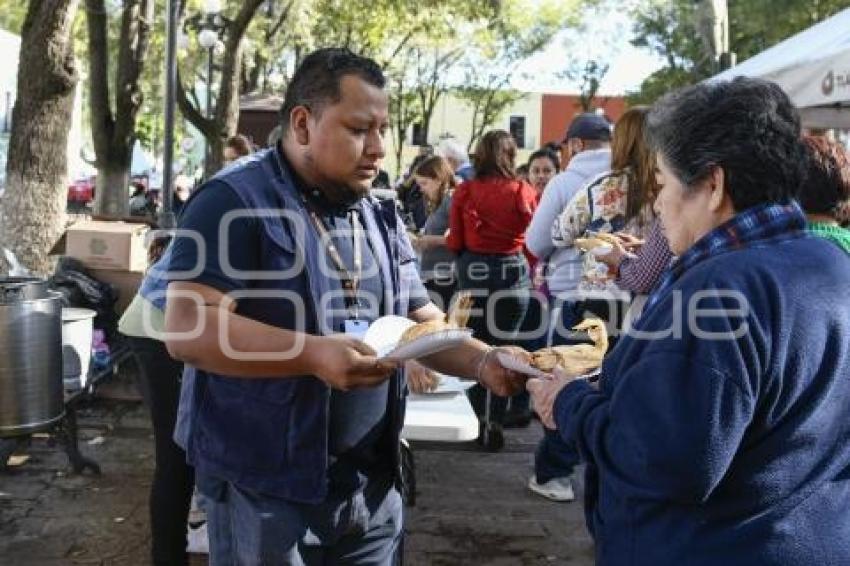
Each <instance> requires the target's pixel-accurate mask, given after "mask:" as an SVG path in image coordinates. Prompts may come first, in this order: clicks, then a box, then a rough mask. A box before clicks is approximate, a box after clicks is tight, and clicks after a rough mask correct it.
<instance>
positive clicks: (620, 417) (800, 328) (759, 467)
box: [529, 78, 850, 566]
mask: <svg viewBox="0 0 850 566" xmlns="http://www.w3.org/2000/svg"><path fill="white" fill-rule="evenodd" d="M649 120H650V122H649V129H650V138H651V141H652V144H653V147H654V148H655V151H656V156H657V165H658V181H659V184H660V185H661V187H662V188H661V192H660V195H659V197H658V200H657V203H656V210H657V212H658V214H659V216H660V219H661V224H662V226H663V228H664V233H665V235H666V237H667V239H668V240H669V242H670V248H671V250H672V251H673V253H674V254H676V255H677V256H678V257H677V259H676V261H675V262H674V263H673V265H672V267H671V269H670V270H669V271H668V272H667V273H666V274H665V276H664V278H663V279H662V281H661V283H660V284H659V286H658V288H657V289H656V290H655V291H654V292H653V294H652V296H651V297H650V299H649V302H648V305H647V308H646V310H645V311H644V314H643V315H642V317H641V319H640V320H639V321H637V322H636V323H635V326H634V329H633V331H632V332H630V334H629V335H628V336H626V337H624V338H623V339H621V340H620V342H619V343H618V345H617V347H616V348H615V349H614V351H613V352H612V353H611V354H610V355H609V357H608V359H607V360H606V361H605V363H604V365H603V368H602V377H601V379H600V381H599V383H598V387H597V386H594V385H592V384H590V383H588V382H586V381H584V380H581V379H574V378H572V377H567V376H565V375H558V376H557V377H556V378H555V379H553V380H548V381H541V380H532V381H531V382H529V390H530V391H531V392H532V395H533V396H534V397H535V406H536V407H537V408H538V410H539V411H540V413H541V417H542V419H543V420H544V422H545V423H547V424H548V425H549V426H550V427H552V428H557V430H558V431H559V433H560V434H561V435H562V436H563V437H564V438H567V439H569V440H571V441H573V442H575V443H576V445H577V446H578V449H579V452H580V454H581V455H582V457H583V459H584V460H585V461H586V462H587V480H586V494H585V496H586V514H587V521H588V525H589V527H590V529H591V531H592V532H593V534H594V537H595V539H596V544H597V547H596V552H597V563H598V564H600V565H602V566H605V565H617V566H622V565H630V564H635V565H638V564H639V565H643V564H652V565H653V566H661V565H667V564H669V565H681V564H687V565H689V566H694V565H703V564H705V565H715V564H723V565H724V566H726V565H734V564H740V565H742V566H743V565H747V566H749V565H754V564H758V565H788V566H790V565H799V564H818V565H819V566H827V565H834V566H839V565H845V564H850V511H848V510H850V418H848V414H850V293H848V292H847V282H848V281H850V256H848V255H847V254H845V253H844V252H843V251H842V250H841V249H840V248H839V247H838V246H835V245H833V244H831V243H830V242H828V241H826V240H824V239H822V238H817V237H813V236H811V235H810V234H808V233H807V232H806V229H805V228H806V221H805V216H804V214H803V212H802V211H801V210H800V208H799V206H798V205H797V203H796V201H795V200H794V198H795V196H796V193H797V190H798V187H799V186H800V185H801V183H802V180H803V176H804V164H805V160H804V152H803V147H802V144H801V141H800V124H799V119H798V117H797V114H796V111H795V110H794V108H793V106H792V105H791V103H790V101H789V99H788V97H787V96H786V95H785V94H784V93H783V92H782V91H781V90H780V89H779V87H777V86H776V85H774V84H772V83H768V82H765V81H761V80H756V79H745V78H739V79H735V80H733V81H731V82H718V83H711V84H701V85H697V86H694V87H689V88H687V89H684V90H681V91H678V92H676V93H674V94H672V95H670V96H668V97H666V98H664V99H663V100H661V101H660V102H659V103H657V105H656V106H655V108H654V109H653V111H652V113H651V115H650V118H649Z"/></svg>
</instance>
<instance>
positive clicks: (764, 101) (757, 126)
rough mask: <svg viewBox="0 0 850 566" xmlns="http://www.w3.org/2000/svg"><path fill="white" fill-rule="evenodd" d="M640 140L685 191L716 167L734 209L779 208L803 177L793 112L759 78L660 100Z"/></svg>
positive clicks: (797, 123) (783, 97) (775, 90)
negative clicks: (771, 204) (644, 139)
mask: <svg viewBox="0 0 850 566" xmlns="http://www.w3.org/2000/svg"><path fill="white" fill-rule="evenodd" d="M648 137H649V141H650V144H651V145H652V147H653V149H654V150H655V151H657V152H659V153H660V154H661V155H662V156H663V157H664V161H665V162H666V163H667V165H668V166H669V167H670V168H671V169H672V170H673V173H674V174H675V175H676V176H677V177H678V178H679V180H680V181H681V182H682V183H683V184H684V185H685V186H692V185H693V184H694V183H697V182H699V181H701V180H703V179H704V178H705V177H707V176H708V175H709V174H710V173H711V171H712V170H713V169H714V167H720V168H721V169H722V170H723V172H724V176H725V182H726V191H727V192H728V193H729V196H730V197H731V199H732V204H733V206H734V207H735V210H736V211H741V210H744V209H747V208H750V207H752V206H755V205H757V204H761V203H765V202H777V203H787V202H789V201H790V200H792V199H793V198H795V197H796V196H797V194H798V193H799V189H800V185H801V184H802V182H803V179H804V177H805V161H804V150H803V144H802V142H801V139H800V118H799V116H798V114H797V111H796V110H795V109H794V106H793V105H792V104H791V100H790V99H789V98H788V96H787V95H786V94H785V93H784V92H783V91H782V89H780V88H779V86H777V85H776V84H774V83H772V82H768V81H764V80H761V79H752V78H746V77H738V78H736V79H733V80H731V81H722V82H714V83H701V84H698V85H695V86H691V87H687V88H683V89H681V90H679V91H676V92H673V93H671V94H669V95H667V96H665V97H664V98H662V99H661V100H659V101H658V102H657V103H656V104H655V106H654V107H653V108H652V111H651V112H650V114H649V117H648Z"/></svg>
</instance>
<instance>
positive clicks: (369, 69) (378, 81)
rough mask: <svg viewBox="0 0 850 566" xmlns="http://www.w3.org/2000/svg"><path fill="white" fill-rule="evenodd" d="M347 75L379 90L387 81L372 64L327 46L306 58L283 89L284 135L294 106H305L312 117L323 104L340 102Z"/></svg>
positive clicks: (341, 49) (349, 53)
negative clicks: (344, 78)
mask: <svg viewBox="0 0 850 566" xmlns="http://www.w3.org/2000/svg"><path fill="white" fill-rule="evenodd" d="M348 75H354V76H357V77H359V78H361V79H363V80H364V81H366V82H367V83H369V84H371V85H374V86H376V87H378V88H384V85H385V84H386V82H387V81H386V78H385V77H384V73H383V71H382V70H381V67H380V66H379V65H378V64H377V63H375V61H373V60H372V59H369V58H368V57H361V56H360V55H357V54H356V53H353V52H352V51H350V50H348V49H344V48H341V47H328V48H324V49H317V50H316V51H313V52H312V53H310V54H309V55H307V56H306V57H305V58H304V60H303V61H301V64H300V65H298V68H297V69H296V70H295V74H294V75H293V77H292V80H291V81H290V82H289V86H288V87H287V88H286V96H285V98H284V101H283V106H281V108H280V123H281V125H282V126H283V135H286V132H287V131H288V130H289V115H290V114H291V113H292V109H293V108H295V107H296V106H306V107H307V108H309V109H310V111H311V112H313V113H314V114H320V113H321V112H322V108H323V107H324V105H326V104H328V103H331V104H333V103H336V102H339V101H340V99H341V98H342V93H341V92H340V88H339V85H340V81H342V78H343V77H346V76H348Z"/></svg>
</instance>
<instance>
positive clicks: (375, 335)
mask: <svg viewBox="0 0 850 566" xmlns="http://www.w3.org/2000/svg"><path fill="white" fill-rule="evenodd" d="M415 324H416V323H415V322H413V321H412V320H410V319H409V318H405V317H403V316H395V315H389V316H382V317H381V318H379V319H377V320H376V321H375V322H373V323H372V324H371V325H369V329H368V330H367V331H366V335H365V336H364V337H363V341H364V342H365V343H366V344H368V345H369V346H371V347H372V349H373V350H375V351H376V352H378V355H381V353H382V352H383V353H386V352H389V351H390V350H392V349H393V348H395V347H396V344H398V341H399V340H400V339H401V335H402V334H404V331H405V330H407V329H408V328H410V327H411V326H413V325H415Z"/></svg>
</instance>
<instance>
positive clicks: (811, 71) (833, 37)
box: [710, 8, 850, 129]
mask: <svg viewBox="0 0 850 566" xmlns="http://www.w3.org/2000/svg"><path fill="white" fill-rule="evenodd" d="M737 76H747V77H759V78H763V79H767V80H770V81H773V82H775V83H777V84H779V85H780V86H781V87H782V88H783V90H785V92H787V93H788V95H789V96H790V97H791V100H792V101H793V102H794V104H795V105H796V106H797V108H799V110H800V115H801V116H802V119H803V125H805V126H807V127H810V128H841V129H844V128H850V8H848V9H846V10H843V11H841V12H839V13H838V14H836V15H834V16H833V17H831V18H829V19H827V20H824V21H822V22H820V23H819V24H816V25H814V26H812V27H810V28H809V29H807V30H804V31H802V32H800V33H798V34H797V35H795V36H792V37H789V38H788V39H786V40H785V41H783V42H781V43H778V44H777V45H774V46H773V47H771V48H770V49H767V50H766V51H763V52H761V53H759V54H758V55H756V56H755V57H751V58H750V59H747V60H746V61H744V62H743V63H741V64H740V65H737V66H735V67H732V68H731V69H728V70H726V71H724V72H722V73H720V74H718V75H715V76H714V77H712V78H711V79H710V80H712V81H715V80H723V79H731V78H733V77H737Z"/></svg>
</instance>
